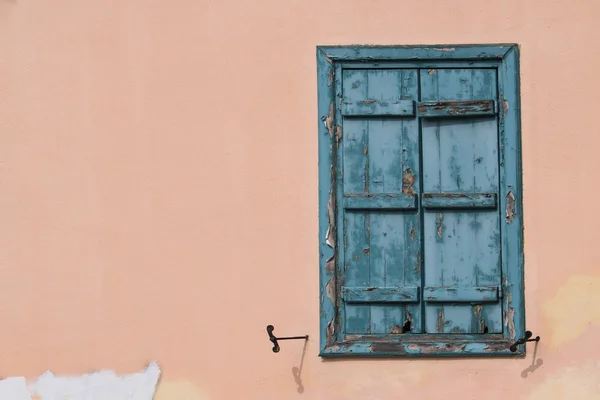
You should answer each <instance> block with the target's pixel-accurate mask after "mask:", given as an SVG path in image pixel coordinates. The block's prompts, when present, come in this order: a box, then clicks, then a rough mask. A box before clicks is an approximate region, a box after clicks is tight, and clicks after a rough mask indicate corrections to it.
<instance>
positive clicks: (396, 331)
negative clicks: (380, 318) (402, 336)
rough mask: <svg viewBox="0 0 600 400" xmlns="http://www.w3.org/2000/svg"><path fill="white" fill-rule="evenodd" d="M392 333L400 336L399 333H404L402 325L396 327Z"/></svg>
mask: <svg viewBox="0 0 600 400" xmlns="http://www.w3.org/2000/svg"><path fill="white" fill-rule="evenodd" d="M390 333H393V334H395V335H396V334H399V333H404V331H403V329H402V327H401V326H400V325H394V327H393V328H392V330H391V331H390Z"/></svg>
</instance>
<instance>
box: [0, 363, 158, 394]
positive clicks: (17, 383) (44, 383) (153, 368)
mask: <svg viewBox="0 0 600 400" xmlns="http://www.w3.org/2000/svg"><path fill="white" fill-rule="evenodd" d="M159 377H160V368H159V367H158V364H157V363H156V362H152V363H150V365H148V367H147V368H146V369H145V370H144V371H142V372H138V373H135V374H130V375H124V376H117V375H116V374H115V373H114V372H113V371H100V372H94V373H91V374H85V375H81V376H74V377H60V376H55V375H54V374H53V373H52V372H50V371H48V372H45V373H44V374H42V375H41V376H40V377H39V378H38V379H37V380H36V381H35V382H33V383H32V384H31V385H29V387H27V386H26V384H25V378H22V377H20V378H8V379H4V380H2V381H0V399H1V400H32V398H33V399H36V400H37V399H39V400H152V398H153V397H154V392H155V391H156V385H157V384H158V378H159ZM32 396H33V397H32Z"/></svg>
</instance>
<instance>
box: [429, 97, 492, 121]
mask: <svg viewBox="0 0 600 400" xmlns="http://www.w3.org/2000/svg"><path fill="white" fill-rule="evenodd" d="M417 110H418V112H419V117H421V118H436V117H476V116H486V115H495V114H496V105H495V103H494V100H461V101H422V102H419V103H417Z"/></svg>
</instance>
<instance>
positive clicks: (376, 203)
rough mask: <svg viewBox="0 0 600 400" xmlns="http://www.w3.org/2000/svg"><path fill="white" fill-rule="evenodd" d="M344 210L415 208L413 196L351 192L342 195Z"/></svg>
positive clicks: (415, 203)
mask: <svg viewBox="0 0 600 400" xmlns="http://www.w3.org/2000/svg"><path fill="white" fill-rule="evenodd" d="M344 208H345V209H346V210H416V208H417V201H416V197H415V196H408V195H403V194H396V193H394V194H392V193H382V194H367V195H356V194H353V193H350V194H346V195H345V196H344Z"/></svg>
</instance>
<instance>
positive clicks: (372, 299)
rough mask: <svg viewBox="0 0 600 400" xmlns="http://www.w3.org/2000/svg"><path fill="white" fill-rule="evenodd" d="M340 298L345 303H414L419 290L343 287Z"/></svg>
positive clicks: (406, 287) (411, 288)
mask: <svg viewBox="0 0 600 400" xmlns="http://www.w3.org/2000/svg"><path fill="white" fill-rule="evenodd" d="M342 298H343V299H344V301H345V302H346V303H416V302H418V301H419V288H418V287H416V286H402V287H358V286H355V287H348V286H343V287H342Z"/></svg>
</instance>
